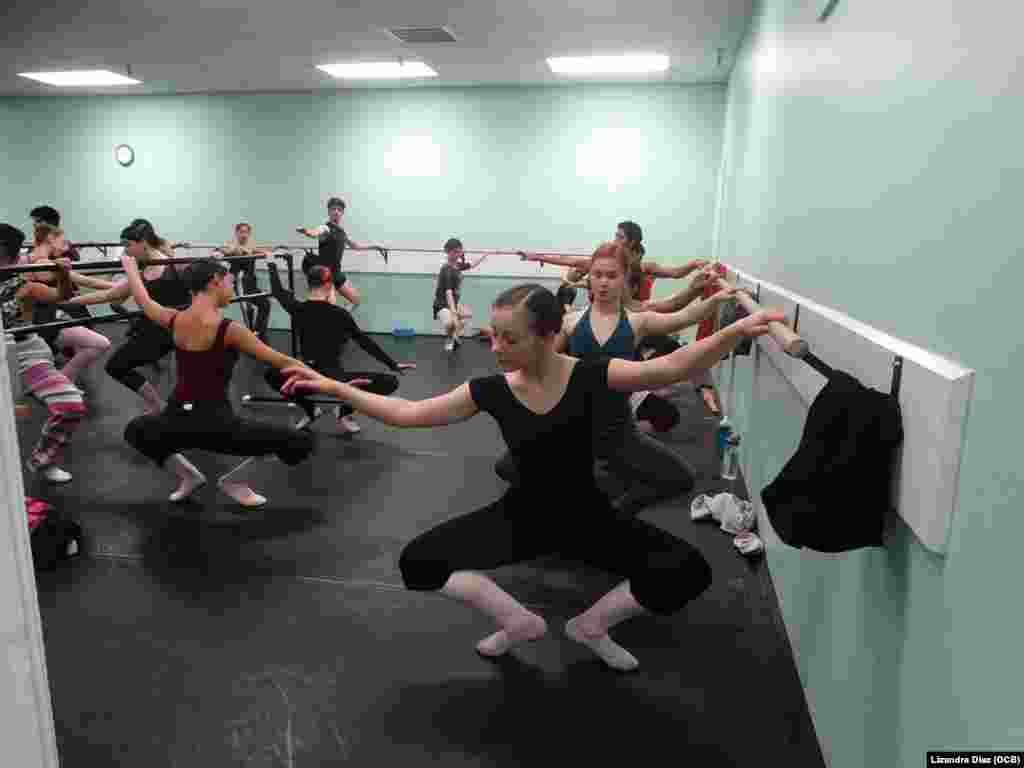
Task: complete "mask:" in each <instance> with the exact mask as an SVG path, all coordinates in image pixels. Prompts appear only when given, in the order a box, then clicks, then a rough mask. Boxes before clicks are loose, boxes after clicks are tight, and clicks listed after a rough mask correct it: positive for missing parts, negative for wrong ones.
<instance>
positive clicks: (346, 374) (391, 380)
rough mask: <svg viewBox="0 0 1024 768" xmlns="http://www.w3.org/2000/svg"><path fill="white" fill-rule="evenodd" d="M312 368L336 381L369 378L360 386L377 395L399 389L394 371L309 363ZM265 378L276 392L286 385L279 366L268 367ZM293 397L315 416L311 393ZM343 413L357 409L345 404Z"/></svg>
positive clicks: (310, 414)
mask: <svg viewBox="0 0 1024 768" xmlns="http://www.w3.org/2000/svg"><path fill="white" fill-rule="evenodd" d="M308 365H309V366H310V368H313V369H314V370H316V371H319V372H320V373H322V374H323V375H324V376H327V377H328V378H330V379H334V380H335V381H341V382H348V381H352V380H353V379H369V380H370V384H368V385H364V386H362V387H359V389H362V390H364V391H366V392H372V393H373V394H375V395H390V394H391V393H393V392H394V391H395V390H396V389H398V377H397V376H395V374H393V373H372V372H367V371H345V370H342V369H341V368H340V367H338V366H327V365H325V366H319V365H315V364H313V363H309V364H308ZM263 380H264V381H265V382H267V386H268V387H270V388H271V389H272V390H274V391H275V392H278V393H280V391H281V387H282V385H284V375H283V374H282V373H281V372H280V371H279V370H277V368H268V369H267V371H266V373H264V374H263ZM290 397H291V399H293V400H295V401H296V402H297V403H298V404H299V405H300V406H302V408H303V410H305V411H306V413H307V414H308V415H309V417H310V418H313V407H314V406H313V403H311V402H309V397H310V395H300V394H295V395H291V396H290ZM340 408H341V415H342V416H348V415H350V414H353V413H355V409H354V408H352V406H350V405H347V404H343V405H341V406H340Z"/></svg>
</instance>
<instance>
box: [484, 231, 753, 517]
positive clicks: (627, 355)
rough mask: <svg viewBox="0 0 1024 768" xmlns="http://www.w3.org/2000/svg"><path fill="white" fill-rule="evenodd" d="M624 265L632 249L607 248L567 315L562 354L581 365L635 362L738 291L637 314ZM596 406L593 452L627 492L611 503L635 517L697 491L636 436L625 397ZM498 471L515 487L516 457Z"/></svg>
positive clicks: (671, 456) (677, 467)
mask: <svg viewBox="0 0 1024 768" xmlns="http://www.w3.org/2000/svg"><path fill="white" fill-rule="evenodd" d="M627 259H628V252H627V250H626V249H625V248H624V247H623V246H622V245H620V244H617V243H604V244H603V245H601V246H600V247H598V248H597V250H595V251H594V255H593V257H592V258H591V264H590V266H589V267H588V270H589V273H590V276H591V288H592V290H593V292H594V301H593V303H592V304H591V305H590V306H589V307H588V308H587V309H586V310H584V311H583V312H571V313H569V314H567V315H566V316H565V319H564V322H563V327H562V330H561V333H560V334H559V339H558V343H557V346H556V348H557V349H559V350H560V351H561V350H567V351H568V353H569V354H570V355H572V356H573V357H578V358H581V359H583V360H592V359H599V358H602V357H613V358H619V359H622V360H633V359H635V357H636V345H637V344H638V343H639V342H640V340H641V339H643V338H644V337H645V336H649V335H665V334H670V333H677V332H678V331H680V330H682V329H683V328H686V327H687V326H689V325H693V324H695V323H697V322H699V321H700V320H702V319H703V318H705V317H707V316H709V315H710V314H712V313H713V312H714V311H715V310H716V309H717V308H718V306H719V305H720V304H721V303H722V302H723V301H727V300H730V298H731V297H732V294H734V293H735V290H734V289H728V290H722V291H719V292H718V293H717V294H715V296H714V297H712V298H710V299H707V300H705V301H702V302H699V303H697V304H695V305H693V306H690V307H686V308H684V309H682V310H680V311H678V312H672V313H662V312H650V311H643V312H632V311H629V310H628V309H627V308H626V306H625V304H624V301H625V291H626V285H625V280H626V266H627V263H628V262H627ZM696 373H698V372H697V371H694V374H696ZM599 401H600V402H601V404H602V405H603V407H602V408H601V409H600V410H599V411H597V412H596V413H597V415H598V419H597V421H595V423H594V429H595V430H596V431H597V437H596V442H595V452H596V454H597V457H598V459H599V460H601V462H602V463H603V464H604V465H605V466H606V468H607V469H608V471H609V472H610V473H611V474H612V475H613V476H615V477H616V478H618V479H619V480H620V481H621V482H622V484H623V485H624V486H625V487H626V491H625V493H623V494H622V495H621V496H619V497H618V498H617V499H616V500H615V502H614V503H615V506H616V508H618V509H620V510H622V511H623V512H625V513H628V514H636V513H637V512H639V511H640V510H641V509H643V507H645V506H647V505H649V504H652V503H654V502H656V501H660V500H663V499H667V498H671V497H673V496H678V495H680V494H683V493H686V492H688V491H689V490H690V489H692V488H693V483H694V472H693V470H692V469H691V468H690V467H689V466H688V465H687V464H686V462H685V461H683V459H682V457H681V456H679V455H678V454H676V453H675V452H674V451H673V450H672V449H671V448H669V447H668V446H666V445H663V444H662V443H660V442H659V441H657V440H655V439H653V438H651V437H649V436H647V435H645V434H643V433H642V432H640V431H638V430H637V428H636V421H635V419H634V416H633V414H632V413H631V411H630V404H629V398H628V397H626V396H625V395H624V394H621V393H618V392H610V393H607V394H606V395H605V396H603V397H601V398H599ZM495 471H497V473H498V474H499V476H501V477H502V478H503V479H505V480H507V481H508V482H511V483H515V482H517V471H516V466H515V460H514V457H512V456H511V454H506V455H505V456H503V457H502V458H500V459H499V460H498V463H497V464H496V465H495Z"/></svg>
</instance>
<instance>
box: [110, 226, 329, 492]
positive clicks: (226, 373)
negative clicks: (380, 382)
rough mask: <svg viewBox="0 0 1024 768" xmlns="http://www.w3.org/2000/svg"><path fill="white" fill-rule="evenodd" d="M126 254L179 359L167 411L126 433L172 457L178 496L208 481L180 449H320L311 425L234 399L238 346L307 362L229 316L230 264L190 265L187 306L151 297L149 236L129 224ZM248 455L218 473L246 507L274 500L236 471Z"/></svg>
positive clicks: (146, 448)
mask: <svg viewBox="0 0 1024 768" xmlns="http://www.w3.org/2000/svg"><path fill="white" fill-rule="evenodd" d="M121 238H122V239H123V240H127V246H126V248H125V254H124V255H123V256H122V257H121V264H122V265H123V266H124V271H125V274H126V275H127V277H128V284H129V285H130V286H131V291H132V297H133V298H134V299H135V301H136V303H137V304H138V305H139V306H140V307H142V309H143V310H144V311H145V313H146V316H147V317H148V318H150V319H151V320H152V321H153V322H155V323H157V324H159V325H160V326H162V327H165V328H168V329H169V330H170V335H171V338H172V340H173V342H174V347H175V355H176V358H177V362H178V383H177V387H176V388H175V390H174V395H173V396H172V397H171V399H170V400H169V401H168V403H167V406H166V407H165V408H164V410H163V411H162V412H161V413H158V414H153V415H150V416H140V417H138V418H136V419H134V420H132V421H131V422H129V423H128V426H127V427H125V433H124V434H125V440H127V441H128V442H129V443H131V445H133V446H134V447H135V448H136V449H137V450H138V451H139V452H140V453H142V454H144V455H146V456H148V457H149V458H151V459H153V461H155V462H156V463H157V464H159V465H161V466H162V465H163V464H164V463H165V462H167V463H168V464H169V465H170V467H171V469H172V471H173V472H174V474H175V475H177V477H178V478H179V480H180V483H179V485H178V488H177V490H175V491H174V493H172V494H171V496H170V500H171V501H181V500H183V499H185V498H187V497H188V496H189V494H191V493H192V491H194V490H195V489H196V488H198V487H199V486H201V485H203V484H204V483H205V482H206V478H205V477H203V475H202V474H201V473H200V472H199V470H198V469H196V468H195V467H194V466H192V465H191V464H190V463H189V462H188V461H187V460H186V459H185V457H183V456H182V455H181V454H180V453H179V451H181V450H184V449H187V448H201V449H203V450H207V451H214V452H216V453H226V454H230V455H233V456H248V457H255V456H269V455H276V456H277V457H278V458H279V459H281V461H283V462H284V463H285V464H289V465H294V464H298V463H299V462H301V461H302V460H303V459H305V458H306V457H308V456H309V455H310V454H311V453H312V452H313V436H312V435H311V434H310V433H309V432H307V431H303V430H299V429H293V428H291V427H282V426H277V425H275V424H268V423H264V422H259V421H253V420H250V419H243V418H240V417H239V416H237V415H236V414H235V412H234V409H233V408H232V407H231V403H230V401H229V400H228V384H229V383H230V380H231V373H232V370H233V368H234V366H235V363H236V362H237V361H238V353H239V352H240V351H241V352H246V353H247V354H250V355H252V356H253V357H255V358H257V359H259V360H262V361H263V362H266V363H270V364H271V365H274V366H277V367H278V368H285V367H289V366H291V367H294V366H302V367H304V366H303V364H302V363H301V362H299V361H298V360H295V359H294V358H291V357H288V356H287V355H282V354H281V353H280V352H277V351H276V350H274V349H272V348H271V347H268V346H267V345H266V344H264V343H263V342H261V341H260V340H259V339H258V338H257V337H256V335H255V334H254V333H253V332H252V331H250V330H249V329H247V328H245V327H244V326H242V325H240V324H239V323H235V322H232V321H231V320H227V319H225V318H224V316H223V308H224V307H225V306H226V305H227V304H228V303H229V302H230V301H231V299H232V298H234V290H233V288H232V283H233V280H232V278H231V275H229V274H228V271H227V269H226V268H225V267H224V266H223V265H221V264H219V263H217V262H216V261H213V260H211V259H203V260H199V261H196V262H193V263H192V264H190V265H189V268H188V270H187V271H186V273H185V275H184V277H185V280H186V281H187V282H188V284H189V289H190V290H191V292H192V305H191V306H190V307H189V308H188V309H186V310H183V311H180V312H179V311H176V310H172V309H168V308H167V307H164V306H161V305H160V304H158V303H156V302H155V301H153V299H151V298H150V296H149V293H148V292H147V291H146V287H145V285H144V284H143V282H142V278H141V277H140V275H139V268H138V265H137V263H136V259H137V258H138V256H139V253H138V252H139V251H142V250H143V249H144V248H145V243H144V242H143V240H142V238H141V237H138V236H137V235H136V234H135V233H134V232H133V231H132V230H131V228H129V229H128V230H125V231H124V232H122V233H121ZM250 461H252V458H249V459H247V460H246V461H244V462H242V463H241V464H240V465H239V466H238V467H236V468H235V469H233V470H231V471H230V472H228V473H227V474H225V475H224V476H223V477H221V478H220V480H218V482H217V485H218V486H219V487H220V489H221V490H222V491H224V492H225V493H226V494H227V495H228V496H230V497H231V498H232V499H234V500H235V501H237V502H238V503H239V504H241V505H242V506H244V507H258V506H262V505H263V504H265V503H266V501H267V500H266V499H265V498H264V497H263V496H260V495H259V494H257V493H255V492H254V491H253V490H252V489H251V488H250V487H249V486H248V485H245V484H244V483H239V482H234V481H232V480H229V478H230V477H231V476H232V475H234V474H235V473H236V472H238V471H239V470H240V469H242V467H244V466H246V465H247V464H248V463H249V462H250Z"/></svg>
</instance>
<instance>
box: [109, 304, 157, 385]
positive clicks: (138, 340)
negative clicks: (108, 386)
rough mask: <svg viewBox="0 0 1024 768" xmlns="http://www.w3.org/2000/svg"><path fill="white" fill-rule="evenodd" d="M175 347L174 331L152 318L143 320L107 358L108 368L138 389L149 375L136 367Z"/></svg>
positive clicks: (147, 363)
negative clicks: (151, 319)
mask: <svg viewBox="0 0 1024 768" xmlns="http://www.w3.org/2000/svg"><path fill="white" fill-rule="evenodd" d="M173 351H174V340H173V339H172V338H171V333H170V331H168V330H167V329H166V328H163V327H161V326H159V325H157V324H156V323H154V322H152V321H150V320H142V321H140V322H139V323H138V324H137V325H136V326H135V329H134V331H133V333H132V334H131V335H130V336H129V337H128V338H127V339H126V340H125V342H124V343H123V344H122V345H121V346H120V347H118V348H117V349H116V350H114V353H113V354H112V355H111V356H110V358H109V359H108V360H107V365H106V370H107V373H109V374H110V375H111V376H112V377H114V378H115V379H117V380H118V381H120V382H121V383H122V384H124V385H125V386H126V387H128V389H130V390H132V391H134V392H137V391H138V390H139V388H140V387H141V386H142V385H143V384H145V383H146V377H145V376H143V375H142V374H141V373H139V372H138V371H136V370H135V369H136V368H141V367H142V366H144V365H150V364H152V363H155V362H157V361H158V360H161V359H162V358H164V357H166V356H167V355H168V354H170V353H171V352H173Z"/></svg>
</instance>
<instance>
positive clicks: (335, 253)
mask: <svg viewBox="0 0 1024 768" xmlns="http://www.w3.org/2000/svg"><path fill="white" fill-rule="evenodd" d="M344 213H345V201H344V200H342V199H341V198H340V197H332V198H331V199H330V200H328V201H327V222H326V223H324V224H321V225H320V226H319V227H296V228H295V231H296V232H298V233H300V234H303V235H305V236H306V237H315V238H316V239H317V241H318V243H319V245H318V250H317V254H316V256H313V254H308V255H307V256H306V257H305V258H304V259H303V260H302V271H303V272H305V271H306V269H307V268H308V267H311V266H314V265H320V266H324V267H327V268H328V269H329V270H331V274H332V275H333V276H334V288H335V290H337V291H338V292H339V293H340V294H341V295H342V296H344V297H345V298H346V299H348V301H349V302H350V303H351V304H353V305H358V304H359V302H360V301H362V297H361V296H360V295H359V291H358V290H357V289H356V287H355V286H353V285H349V284H348V283H347V280H348V278H347V277H346V275H345V273H344V272H342V271H341V257H342V256H344V255H345V246H349V247H351V248H355V249H356V250H357V251H365V250H369V249H371V248H374V249H376V250H378V251H380V255H381V256H383V257H384V263H385V264H386V263H387V261H388V257H387V251H386V250H385V249H384V247H383V246H381V245H369V244H367V245H360V244H359V243H357V242H356V241H355V240H352V239H350V238H349V236H348V233H347V232H345V230H344V229H343V228H342V226H341V217H342V216H343V215H344Z"/></svg>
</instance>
